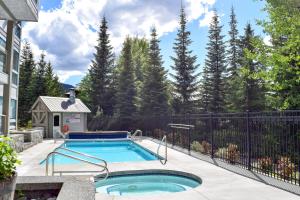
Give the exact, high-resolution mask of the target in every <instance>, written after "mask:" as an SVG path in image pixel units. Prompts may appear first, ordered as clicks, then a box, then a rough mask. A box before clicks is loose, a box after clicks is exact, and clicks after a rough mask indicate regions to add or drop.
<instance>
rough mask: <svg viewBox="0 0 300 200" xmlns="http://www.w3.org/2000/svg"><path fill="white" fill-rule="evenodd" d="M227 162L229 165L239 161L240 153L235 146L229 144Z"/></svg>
mask: <svg viewBox="0 0 300 200" xmlns="http://www.w3.org/2000/svg"><path fill="white" fill-rule="evenodd" d="M227 149H228V150H227V151H228V152H227V154H228V158H227V159H228V160H229V162H231V163H236V162H237V161H238V160H239V157H240V152H239V150H238V146H237V145H236V144H229V145H228V147H227Z"/></svg>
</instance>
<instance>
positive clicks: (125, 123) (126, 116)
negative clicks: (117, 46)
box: [116, 38, 137, 129]
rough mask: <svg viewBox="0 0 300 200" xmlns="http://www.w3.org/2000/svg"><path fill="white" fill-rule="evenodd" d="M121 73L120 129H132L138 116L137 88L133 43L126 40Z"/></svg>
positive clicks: (119, 99) (118, 95)
mask: <svg viewBox="0 0 300 200" xmlns="http://www.w3.org/2000/svg"><path fill="white" fill-rule="evenodd" d="M119 67H120V72H119V75H118V87H117V97H118V98H117V105H116V108H117V116H118V117H119V119H120V128H124V129H130V128H131V126H132V122H133V120H134V118H135V116H136V111H137V108H136V104H135V102H136V86H135V80H134V67H133V62H132V54H131V42H130V39H129V38H126V39H125V41H124V44H123V49H122V52H121V57H120V66H119Z"/></svg>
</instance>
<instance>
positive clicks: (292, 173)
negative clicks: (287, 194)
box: [140, 111, 300, 186]
mask: <svg viewBox="0 0 300 200" xmlns="http://www.w3.org/2000/svg"><path fill="white" fill-rule="evenodd" d="M169 123H174V124H187V125H193V126H194V128H193V129H192V130H189V129H176V128H170V127H168V126H167V125H168V124H169ZM140 128H143V129H144V130H143V132H144V133H146V135H147V136H150V137H153V138H157V139H161V137H162V136H163V135H166V134H167V135H168V138H169V139H168V140H169V141H171V143H172V144H173V145H176V146H179V147H182V148H185V149H187V150H192V151H193V152H198V153H201V154H207V155H209V156H210V157H212V158H216V159H221V160H223V161H225V162H228V163H229V164H232V165H236V166H238V167H241V168H245V169H248V170H251V171H254V172H257V173H261V174H264V175H266V176H270V177H273V178H275V179H278V180H282V181H285V182H288V183H291V184H294V185H298V186H299V185H300V111H284V112H246V113H210V114H189V115H174V116H168V117H166V116H159V117H158V116H157V117H152V118H151V119H147V120H146V121H145V124H144V127H140Z"/></svg>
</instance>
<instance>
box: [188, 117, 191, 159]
mask: <svg viewBox="0 0 300 200" xmlns="http://www.w3.org/2000/svg"><path fill="white" fill-rule="evenodd" d="M190 123H191V119H190V114H189V113H188V125H191V124H190ZM188 143H189V146H188V149H189V154H190V153H191V129H190V128H189V129H188Z"/></svg>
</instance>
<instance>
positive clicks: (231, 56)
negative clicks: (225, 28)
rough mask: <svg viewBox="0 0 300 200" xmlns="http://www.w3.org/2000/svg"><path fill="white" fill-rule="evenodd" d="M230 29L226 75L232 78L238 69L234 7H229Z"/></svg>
mask: <svg viewBox="0 0 300 200" xmlns="http://www.w3.org/2000/svg"><path fill="white" fill-rule="evenodd" d="M229 26H230V30H229V32H228V34H229V36H230V39H229V41H228V43H229V49H228V50H227V62H228V67H227V73H228V77H229V79H230V78H234V77H235V76H236V75H237V70H238V61H239V58H238V49H239V39H238V34H239V33H238V30H237V20H236V15H235V12H234V8H233V7H232V8H231V14H230V22H229Z"/></svg>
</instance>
